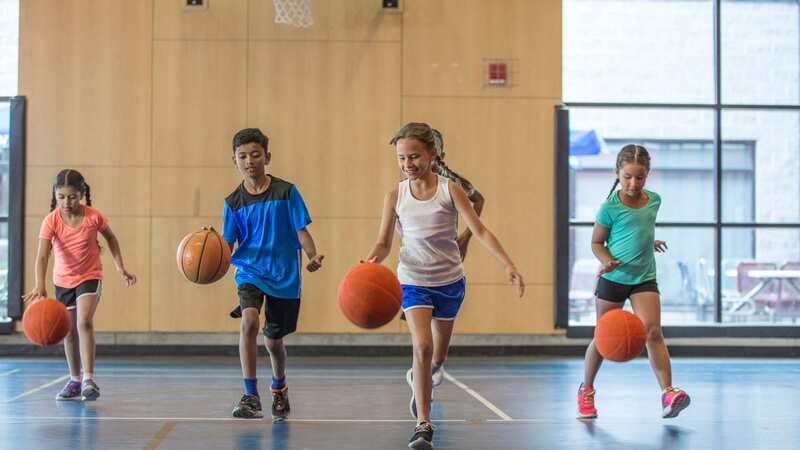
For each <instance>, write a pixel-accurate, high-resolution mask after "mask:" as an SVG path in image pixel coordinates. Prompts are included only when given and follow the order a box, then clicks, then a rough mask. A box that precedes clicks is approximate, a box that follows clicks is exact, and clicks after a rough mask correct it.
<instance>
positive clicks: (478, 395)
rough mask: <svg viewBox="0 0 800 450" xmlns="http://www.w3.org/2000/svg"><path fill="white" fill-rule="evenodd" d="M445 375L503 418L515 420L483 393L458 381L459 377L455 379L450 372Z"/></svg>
mask: <svg viewBox="0 0 800 450" xmlns="http://www.w3.org/2000/svg"><path fill="white" fill-rule="evenodd" d="M444 377H445V378H447V379H448V380H449V381H450V382H451V383H453V384H455V385H456V386H458V387H460V388H461V389H463V390H465V391H466V392H467V394H469V395H471V396H473V397H475V399H476V400H478V401H479V402H481V403H483V405H484V406H486V407H487V408H489V409H490V410H491V411H492V412H493V413H495V414H497V415H498V416H499V417H500V418H501V419H503V420H505V421H510V420H514V419H512V418H511V416H509V415H508V414H506V413H504V412H503V411H502V410H500V408H498V407H497V406H494V404H493V403H492V402H490V401H489V400H486V399H485V398H484V397H483V396H482V395H481V394H479V393H477V392H476V391H474V390H472V389H470V387H469V386H467V385H466V384H464V383H462V382H460V381H458V380H457V379H455V377H453V376H452V375H450V374H449V373H447V372H444Z"/></svg>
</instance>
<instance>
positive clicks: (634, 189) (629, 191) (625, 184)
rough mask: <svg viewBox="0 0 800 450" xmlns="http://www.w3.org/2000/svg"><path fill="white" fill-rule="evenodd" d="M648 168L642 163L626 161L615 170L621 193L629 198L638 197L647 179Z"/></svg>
mask: <svg viewBox="0 0 800 450" xmlns="http://www.w3.org/2000/svg"><path fill="white" fill-rule="evenodd" d="M647 174H648V170H647V167H645V166H644V165H642V164H638V163H627V164H623V165H622V167H620V168H619V170H617V177H618V178H619V184H620V187H621V190H622V193H623V194H625V195H627V196H628V197H631V198H638V197H639V195H641V193H642V189H644V183H645V182H646V181H647Z"/></svg>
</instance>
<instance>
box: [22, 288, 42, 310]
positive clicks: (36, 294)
mask: <svg viewBox="0 0 800 450" xmlns="http://www.w3.org/2000/svg"><path fill="white" fill-rule="evenodd" d="M45 297H47V291H46V290H45V289H41V290H39V289H36V288H34V289H33V290H32V291H30V292H28V293H27V294H25V295H23V296H22V303H23V304H25V306H28V305H29V304H31V303H33V302H34V301H35V300H39V299H40V298H45Z"/></svg>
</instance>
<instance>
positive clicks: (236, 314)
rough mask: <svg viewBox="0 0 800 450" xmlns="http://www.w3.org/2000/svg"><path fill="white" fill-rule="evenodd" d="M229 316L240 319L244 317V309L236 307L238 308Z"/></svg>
mask: <svg viewBox="0 0 800 450" xmlns="http://www.w3.org/2000/svg"><path fill="white" fill-rule="evenodd" d="M229 314H230V316H231V317H232V318H234V319H240V318H241V317H242V307H241V306H240V305H236V308H233V310H232V311H231V312H230V313H229Z"/></svg>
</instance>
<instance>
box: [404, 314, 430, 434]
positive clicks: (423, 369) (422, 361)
mask: <svg viewBox="0 0 800 450" xmlns="http://www.w3.org/2000/svg"><path fill="white" fill-rule="evenodd" d="M432 314H433V310H432V309H431V308H412V309H409V310H407V311H406V320H407V321H408V329H409V331H410V332H411V342H412V345H413V358H414V359H413V361H414V362H413V365H412V371H413V372H412V373H413V374H414V377H413V378H414V379H413V383H414V399H415V402H416V405H417V421H418V422H430V410H431V389H432V386H431V359H432V358H433V335H432V333H431V317H432Z"/></svg>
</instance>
